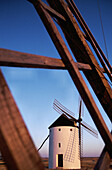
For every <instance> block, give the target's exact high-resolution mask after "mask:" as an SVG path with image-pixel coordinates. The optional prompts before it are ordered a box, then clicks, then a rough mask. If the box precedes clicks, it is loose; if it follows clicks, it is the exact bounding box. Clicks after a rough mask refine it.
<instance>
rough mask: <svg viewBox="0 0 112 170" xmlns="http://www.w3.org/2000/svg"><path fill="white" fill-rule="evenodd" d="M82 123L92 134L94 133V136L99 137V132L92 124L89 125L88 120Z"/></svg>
mask: <svg viewBox="0 0 112 170" xmlns="http://www.w3.org/2000/svg"><path fill="white" fill-rule="evenodd" d="M81 125H82V126H83V128H84V129H85V130H86V131H87V132H89V133H90V134H91V135H93V136H94V137H96V138H98V132H97V131H96V130H95V129H94V128H93V127H91V126H90V125H88V124H87V123H86V122H84V121H82V122H81Z"/></svg>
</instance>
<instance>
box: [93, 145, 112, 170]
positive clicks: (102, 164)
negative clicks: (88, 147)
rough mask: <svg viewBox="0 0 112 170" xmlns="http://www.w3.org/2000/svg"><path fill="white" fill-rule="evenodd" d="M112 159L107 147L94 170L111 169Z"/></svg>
mask: <svg viewBox="0 0 112 170" xmlns="http://www.w3.org/2000/svg"><path fill="white" fill-rule="evenodd" d="M111 158H112V157H110V155H109V153H108V152H107V148H106V146H105V147H104V149H103V151H102V153H101V155H100V158H99V159H98V161H97V163H96V165H95V167H94V170H107V169H109V167H110V162H111Z"/></svg>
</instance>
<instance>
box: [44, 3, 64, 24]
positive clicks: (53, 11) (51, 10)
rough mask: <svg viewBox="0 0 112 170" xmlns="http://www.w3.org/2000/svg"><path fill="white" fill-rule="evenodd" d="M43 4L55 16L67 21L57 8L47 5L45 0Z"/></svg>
mask: <svg viewBox="0 0 112 170" xmlns="http://www.w3.org/2000/svg"><path fill="white" fill-rule="evenodd" d="M41 5H42V6H43V7H44V8H45V9H46V10H47V11H48V12H49V13H50V14H51V15H52V16H54V17H55V18H58V19H61V20H63V21H65V18H64V17H63V16H62V15H61V14H59V13H58V12H57V11H56V10H54V9H52V8H51V7H50V6H48V5H46V4H45V3H44V2H41Z"/></svg>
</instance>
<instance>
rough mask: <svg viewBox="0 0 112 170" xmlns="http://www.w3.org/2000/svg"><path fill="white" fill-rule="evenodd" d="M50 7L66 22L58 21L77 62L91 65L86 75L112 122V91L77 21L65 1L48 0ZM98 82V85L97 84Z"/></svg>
mask: <svg viewBox="0 0 112 170" xmlns="http://www.w3.org/2000/svg"><path fill="white" fill-rule="evenodd" d="M47 1H48V3H49V4H50V6H51V7H52V8H53V9H55V10H57V11H58V12H59V13H61V14H62V15H63V16H64V17H65V19H66V21H58V22H59V25H60V27H61V29H62V31H63V33H64V35H65V37H66V39H67V42H68V44H69V46H70V48H71V50H72V52H73V54H74V56H75V58H76V60H77V62H81V63H86V64H89V65H90V66H91V68H92V71H91V72H85V71H84V74H85V76H86V78H87V79H88V81H89V83H90V85H91V87H92V88H93V90H94V92H95V94H96V96H97V97H98V99H99V101H100V103H101V105H102V107H103V108H104V110H105V112H106V113H107V115H108V117H109V118H110V120H111V121H112V89H111V87H110V85H109V83H108V81H107V80H106V78H105V75H103V74H102V72H101V70H100V66H99V64H98V62H97V60H96V58H95V56H94V54H93V53H92V51H91V49H90V47H89V45H88V44H87V42H86V40H85V38H84V36H83V34H82V31H81V30H80V28H79V26H78V24H77V21H76V20H75V18H74V17H73V14H72V13H71V11H70V9H69V7H68V5H67V4H66V3H65V1H64V0H57V1H55V0H47ZM96 82H97V83H96Z"/></svg>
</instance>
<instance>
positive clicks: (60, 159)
mask: <svg viewBox="0 0 112 170" xmlns="http://www.w3.org/2000/svg"><path fill="white" fill-rule="evenodd" d="M58 167H63V154H58Z"/></svg>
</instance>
